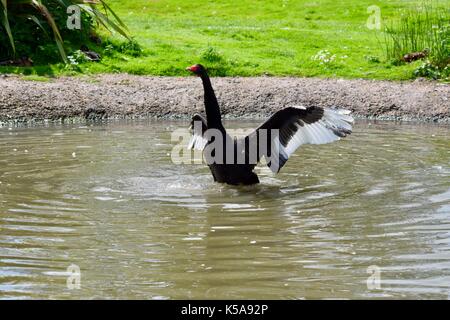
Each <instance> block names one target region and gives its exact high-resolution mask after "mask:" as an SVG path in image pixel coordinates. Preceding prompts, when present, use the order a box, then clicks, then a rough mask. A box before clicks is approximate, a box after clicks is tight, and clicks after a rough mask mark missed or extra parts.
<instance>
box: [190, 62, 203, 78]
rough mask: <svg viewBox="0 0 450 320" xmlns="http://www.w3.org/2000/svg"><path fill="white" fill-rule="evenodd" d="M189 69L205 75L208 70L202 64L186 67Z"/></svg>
mask: <svg viewBox="0 0 450 320" xmlns="http://www.w3.org/2000/svg"><path fill="white" fill-rule="evenodd" d="M186 70H187V71H190V72H192V73H194V74H196V75H198V76H201V75H203V74H204V73H205V72H206V69H205V67H204V66H202V65H201V64H194V65H193V66H191V67H188V68H186Z"/></svg>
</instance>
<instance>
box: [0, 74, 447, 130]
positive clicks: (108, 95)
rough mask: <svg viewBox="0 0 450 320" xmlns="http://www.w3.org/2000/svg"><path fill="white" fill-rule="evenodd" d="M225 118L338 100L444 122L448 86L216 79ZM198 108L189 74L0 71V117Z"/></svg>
mask: <svg viewBox="0 0 450 320" xmlns="http://www.w3.org/2000/svg"><path fill="white" fill-rule="evenodd" d="M212 81H213V85H214V87H215V88H216V93H217V96H218V98H219V101H220V103H221V106H222V111H223V113H224V115H225V116H226V117H230V118H234V117H242V118H251V117H252V118H258V117H264V116H267V115H268V114H270V113H272V112H274V111H276V110H279V109H281V108H283V107H286V106H291V105H297V104H302V105H306V106H309V105H317V106H324V107H326V106H339V107H342V108H348V109H350V110H353V111H354V113H355V114H356V115H357V116H360V117H367V118H378V119H393V120H423V121H435V122H443V123H450V86H449V85H448V84H442V83H436V82H429V81H415V82H404V83H399V82H389V81H370V80H340V79H316V78H272V77H259V78H215V79H213V80H212ZM201 110H203V88H202V86H201V82H200V80H199V79H197V78H195V77H187V78H169V77H142V76H131V75H125V74H119V75H100V76H91V77H76V78H58V79H53V80H50V81H48V82H40V81H38V82H37V81H27V80H23V79H20V78H18V77H16V76H0V121H3V122H4V121H16V120H21V121H30V120H43V119H65V118H68V117H81V118H87V119H96V118H122V117H166V118H180V117H189V116H190V115H192V114H193V113H194V112H196V111H201Z"/></svg>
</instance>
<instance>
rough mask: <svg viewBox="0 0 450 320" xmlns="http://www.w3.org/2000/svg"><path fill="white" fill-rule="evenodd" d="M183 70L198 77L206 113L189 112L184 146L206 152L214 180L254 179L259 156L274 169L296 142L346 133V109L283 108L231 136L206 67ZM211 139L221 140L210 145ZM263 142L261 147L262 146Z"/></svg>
mask: <svg viewBox="0 0 450 320" xmlns="http://www.w3.org/2000/svg"><path fill="white" fill-rule="evenodd" d="M188 70H189V71H192V72H193V73H195V74H197V75H198V76H199V77H200V78H201V79H202V82H203V88H204V93H205V111H206V118H204V117H203V116H201V115H199V114H195V115H194V116H193V117H192V123H191V127H192V129H193V132H192V133H193V135H192V139H191V142H190V144H189V148H190V149H198V150H203V151H204V152H205V153H206V152H207V151H208V155H211V156H212V157H213V160H211V161H209V162H208V161H207V162H208V166H209V168H210V170H211V173H212V175H213V177H214V181H217V182H221V183H228V184H232V185H240V184H244V185H249V184H255V183H259V179H258V176H257V175H256V173H254V172H253V170H254V168H255V166H256V164H257V163H258V162H259V161H260V159H261V157H262V156H264V157H265V158H266V159H267V160H268V163H267V164H268V166H269V168H270V169H271V170H272V171H273V172H275V173H277V172H279V171H280V169H281V168H282V167H283V166H284V164H285V163H286V161H287V160H288V158H289V156H290V155H291V154H292V153H294V151H295V150H296V149H297V148H298V147H299V146H301V145H303V144H324V143H329V142H333V141H337V140H339V139H340V138H341V137H345V136H347V135H349V134H350V133H351V130H352V126H351V124H352V123H353V118H352V117H351V116H350V115H349V113H350V112H349V111H346V110H336V109H323V108H320V107H308V108H305V107H288V108H285V109H282V110H280V111H278V112H276V113H275V114H273V115H272V116H271V117H270V118H269V119H268V120H267V121H266V122H265V123H263V124H262V125H261V126H260V127H259V128H257V129H256V130H255V131H253V132H252V133H250V134H249V135H248V136H246V137H245V138H242V139H234V138H232V137H231V136H230V135H229V134H228V133H227V132H226V130H225V128H224V127H223V125H222V120H221V114H220V108H219V104H218V102H217V98H216V96H215V93H214V90H213V88H212V85H211V81H210V79H209V77H208V74H207V73H206V70H205V69H204V67H203V66H202V65H195V66H192V67H190V68H188ZM210 132H212V133H213V134H210ZM211 136H214V139H212V138H211ZM216 139H221V140H222V141H223V142H224V143H222V144H217V143H216V144H215V141H216ZM216 142H217V141H216ZM264 143H265V145H266V149H264V147H262V146H263V144H264ZM213 146H214V148H211V147H213ZM250 146H255V148H254V149H252V148H251V147H250ZM249 150H253V151H256V153H255V152H253V153H252V152H251V151H249ZM238 155H241V157H239V156H238ZM243 159H245V160H244V161H242V160H243Z"/></svg>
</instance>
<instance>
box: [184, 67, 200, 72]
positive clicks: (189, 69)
mask: <svg viewBox="0 0 450 320" xmlns="http://www.w3.org/2000/svg"><path fill="white" fill-rule="evenodd" d="M186 70H187V71H191V72H196V71H197V70H198V67H197V66H191V67H187V68H186Z"/></svg>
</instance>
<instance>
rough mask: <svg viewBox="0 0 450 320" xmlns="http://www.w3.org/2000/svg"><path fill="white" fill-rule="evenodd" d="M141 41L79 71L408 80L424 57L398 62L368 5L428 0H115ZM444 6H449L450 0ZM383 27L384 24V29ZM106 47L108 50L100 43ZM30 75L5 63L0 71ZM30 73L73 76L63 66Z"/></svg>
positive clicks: (385, 13) (388, 7) (386, 13)
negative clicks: (201, 70) (189, 69)
mask: <svg viewBox="0 0 450 320" xmlns="http://www.w3.org/2000/svg"><path fill="white" fill-rule="evenodd" d="M109 3H110V4H111V6H112V8H113V9H114V10H115V11H116V13H117V14H118V15H119V16H120V17H121V18H122V19H123V20H124V22H125V23H126V24H127V25H128V27H129V29H130V31H131V34H132V35H133V36H134V37H135V39H136V40H137V42H138V43H139V44H140V45H141V46H142V48H143V52H142V54H127V52H124V53H123V54H120V53H108V52H102V53H103V60H102V61H101V62H100V63H81V64H79V65H77V68H76V70H75V71H76V72H83V73H102V72H128V73H133V74H148V75H170V76H180V75H186V73H185V71H184V69H185V67H186V66H187V65H189V64H192V63H196V62H202V63H204V64H206V65H208V66H210V69H211V71H212V73H213V74H214V75H218V76H257V75H264V74H268V75H278V76H306V77H310V76H323V77H345V78H372V79H391V80H402V79H410V78H412V77H413V72H414V69H416V68H417V67H418V66H419V65H420V64H421V62H414V63H412V64H407V65H400V66H398V65H395V64H393V63H392V62H391V61H387V60H386V58H385V53H384V49H383V47H382V45H381V42H382V41H383V33H382V32H381V31H380V30H376V29H375V30H370V29H369V28H368V27H367V19H368V18H369V15H370V13H368V11H367V10H368V7H370V6H373V5H376V6H378V7H379V8H380V10H381V16H382V22H383V21H386V20H388V19H392V18H394V17H395V16H396V15H398V10H401V9H407V8H412V7H414V6H417V5H419V4H420V3H422V1H374V0H359V1H353V0H343V1H335V0H316V1H305V0H274V1H262V0H260V1H258V0H254V1H250V0H246V1H241V2H236V1H232V0H221V1H208V2H206V1H200V0H185V1H176V0H160V1H148V0H146V1H144V0H134V1H125V0H110V1H109ZM437 3H439V4H441V5H442V6H447V7H450V0H441V1H437ZM381 27H382V28H383V25H382V26H381ZM99 50H102V49H100V48H99ZM1 71H3V72H5V71H8V72H23V71H24V70H23V69H19V68H11V67H9V68H4V67H3V68H0V72H1ZM25 73H26V74H42V75H45V74H55V75H61V74H73V73H74V69H71V68H67V67H63V66H62V65H61V64H56V65H51V66H41V67H39V66H38V67H34V68H31V69H27V70H25Z"/></svg>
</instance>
